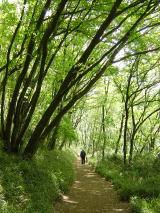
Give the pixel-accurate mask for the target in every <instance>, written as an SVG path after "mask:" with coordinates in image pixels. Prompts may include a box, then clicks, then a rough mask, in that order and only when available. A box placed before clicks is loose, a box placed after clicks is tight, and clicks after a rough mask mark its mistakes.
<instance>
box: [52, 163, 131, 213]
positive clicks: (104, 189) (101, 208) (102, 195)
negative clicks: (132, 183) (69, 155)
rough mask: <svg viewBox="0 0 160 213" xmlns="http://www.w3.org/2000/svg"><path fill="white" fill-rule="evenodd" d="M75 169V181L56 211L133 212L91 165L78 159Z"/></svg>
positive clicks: (76, 212) (75, 212)
mask: <svg viewBox="0 0 160 213" xmlns="http://www.w3.org/2000/svg"><path fill="white" fill-rule="evenodd" d="M75 170H76V180H75V183H74V184H73V186H72V188H71V190H70V192H69V193H68V194H67V195H64V196H63V200H62V201H60V202H58V203H57V204H56V211H55V212H56V213H82V212H83V213H97V212H99V213H131V211H130V210H129V205H128V203H126V202H121V201H119V200H118V196H117V193H116V191H115V190H114V189H113V186H112V184H111V183H110V182H108V181H106V180H105V179H104V178H102V177H100V176H99V175H98V174H96V173H95V172H94V171H93V170H92V169H91V167H90V166H89V165H87V164H86V165H84V164H83V165H81V164H80V161H76V163H75Z"/></svg>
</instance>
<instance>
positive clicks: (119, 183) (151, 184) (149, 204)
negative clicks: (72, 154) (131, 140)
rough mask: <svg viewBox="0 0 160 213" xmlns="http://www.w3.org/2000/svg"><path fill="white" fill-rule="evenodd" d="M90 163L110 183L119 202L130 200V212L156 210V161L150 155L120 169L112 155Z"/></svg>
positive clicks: (159, 200) (159, 185)
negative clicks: (116, 193)
mask: <svg viewBox="0 0 160 213" xmlns="http://www.w3.org/2000/svg"><path fill="white" fill-rule="evenodd" d="M91 163H92V165H93V166H94V167H95V170H96V171H97V172H98V173H99V174H101V175H102V176H104V177H105V178H106V179H107V180H110V181H112V183H113V184H114V186H115V188H116V190H117V191H118V194H119V196H120V199H121V200H127V201H130V204H131V208H132V211H133V212H134V213H158V212H159V211H160V166H159V165H160V160H159V159H156V158H155V157H154V155H151V154H150V155H146V156H143V157H137V158H136V160H135V161H134V163H133V164H132V165H130V166H124V165H123V162H122V160H121V159H120V158H116V157H114V156H112V157H108V158H107V159H106V160H105V161H103V162H102V161H100V162H96V161H95V160H92V161H91Z"/></svg>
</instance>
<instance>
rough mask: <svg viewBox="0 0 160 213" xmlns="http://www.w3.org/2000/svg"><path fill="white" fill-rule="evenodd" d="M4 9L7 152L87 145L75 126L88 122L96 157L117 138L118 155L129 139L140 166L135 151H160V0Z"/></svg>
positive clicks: (2, 87) (0, 87)
mask: <svg viewBox="0 0 160 213" xmlns="http://www.w3.org/2000/svg"><path fill="white" fill-rule="evenodd" d="M0 9H1V13H0V18H1V23H0V33H1V37H0V41H1V42H0V43H1V45H0V49H1V53H0V55H1V57H0V62H1V67H0V79H1V82H0V94H1V136H2V139H3V145H4V149H5V150H6V151H8V152H14V153H23V155H25V156H28V157H32V156H33V155H34V154H35V153H36V151H37V149H38V148H39V147H40V146H41V145H46V143H47V146H48V147H50V148H52V147H54V146H55V144H56V138H60V140H61V141H62V143H61V144H60V146H59V148H60V147H63V145H64V144H63V142H64V143H65V141H66V140H69V138H70V143H71V142H72V140H78V138H77V137H78V136H77V133H76V132H75V130H74V129H75V128H76V127H77V125H78V124H79V123H80V121H82V119H83V121H82V122H81V124H79V130H78V131H81V134H82V141H83V143H84V144H86V142H85V140H90V141H92V144H90V145H89V144H88V145H87V146H88V147H89V149H90V148H92V152H93V155H94V152H95V151H98V150H101V151H102V156H103V155H104V151H105V147H106V145H107V143H108V142H107V141H109V143H110V145H111V146H110V147H112V149H115V152H116V153H117V152H118V150H119V146H120V142H121V138H122V136H123V154H124V162H125V161H126V158H127V152H128V149H129V153H130V154H129V160H132V157H133V150H134V148H136V149H137V151H139V152H141V151H142V150H143V149H144V148H145V147H146V146H147V145H148V144H150V147H151V148H154V146H155V144H154V143H155V141H157V140H158V133H159V124H158V119H159V111H160V106H159V80H158V79H159V57H160V55H159V49H160V46H159V44H160V41H159V39H160V37H159V28H160V22H159V20H160V19H159V18H160V4H159V0H114V1H104V0H77V1H69V0H56V1H51V0H46V1H39V0H32V1H31V0H28V1H27V0H24V1H22V0H15V1H13V2H9V1H2V3H1V4H0ZM86 121H87V122H88V123H87V122H86ZM83 123H85V124H83ZM146 125H147V127H146ZM84 126H86V128H84ZM58 135H59V136H58ZM46 138H47V139H48V140H46V142H44V141H45V139H46ZM84 138H85V139H84ZM135 140H136V144H135ZM98 141H101V143H99V142H98ZM102 141H103V142H102ZM115 141H116V142H115ZM128 141H129V144H130V146H128ZM142 142H143V143H142Z"/></svg>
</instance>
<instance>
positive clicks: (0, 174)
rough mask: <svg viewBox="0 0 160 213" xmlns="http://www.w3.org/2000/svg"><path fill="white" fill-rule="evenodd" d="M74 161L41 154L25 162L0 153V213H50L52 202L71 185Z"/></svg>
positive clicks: (62, 154) (69, 156)
mask: <svg viewBox="0 0 160 213" xmlns="http://www.w3.org/2000/svg"><path fill="white" fill-rule="evenodd" d="M73 158H74V156H73V155H72V154H71V153H68V152H58V151H52V152H44V153H43V152H42V151H41V152H40V153H38V155H37V156H36V157H35V158H34V159H33V160H31V161H27V160H22V158H20V157H17V156H14V155H7V154H6V153H4V152H2V151H0V212H1V213H53V212H54V202H55V201H56V200H57V199H58V198H59V197H60V194H61V193H62V192H65V191H67V190H68V189H69V187H70V186H71V184H72V183H73V179H74V173H73V168H72V162H73Z"/></svg>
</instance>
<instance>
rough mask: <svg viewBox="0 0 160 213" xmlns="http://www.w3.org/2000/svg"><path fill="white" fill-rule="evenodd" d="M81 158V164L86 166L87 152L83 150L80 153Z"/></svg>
mask: <svg viewBox="0 0 160 213" xmlns="http://www.w3.org/2000/svg"><path fill="white" fill-rule="evenodd" d="M80 157H81V164H85V162H86V152H85V151H84V150H83V149H82V151H81V152H80Z"/></svg>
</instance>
